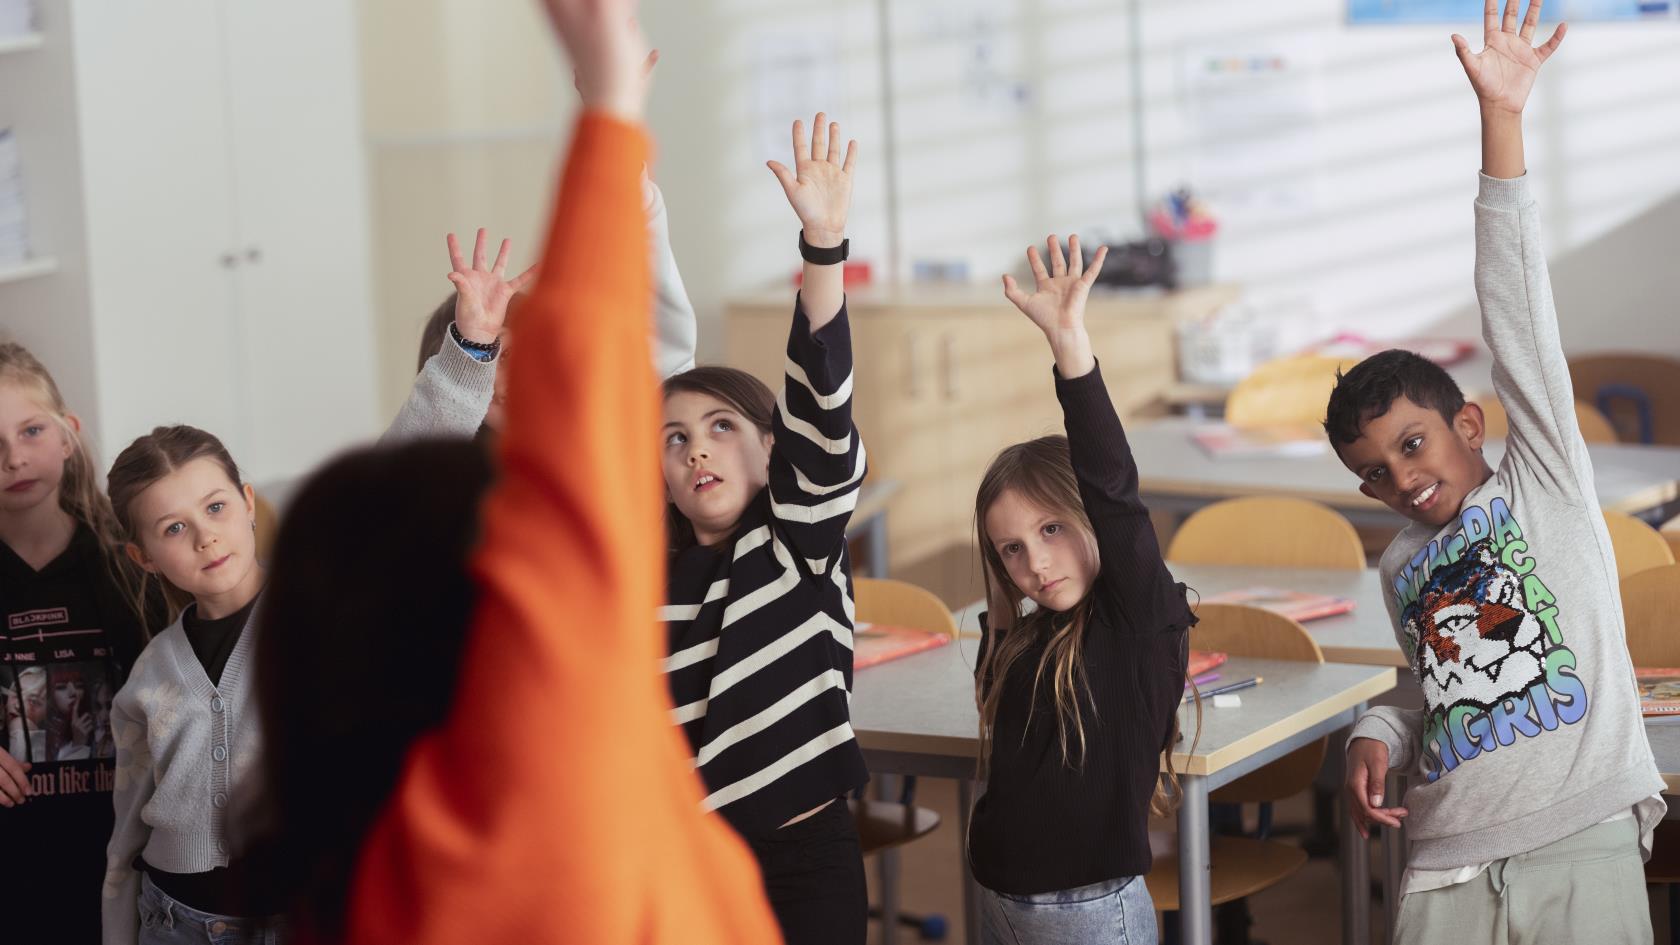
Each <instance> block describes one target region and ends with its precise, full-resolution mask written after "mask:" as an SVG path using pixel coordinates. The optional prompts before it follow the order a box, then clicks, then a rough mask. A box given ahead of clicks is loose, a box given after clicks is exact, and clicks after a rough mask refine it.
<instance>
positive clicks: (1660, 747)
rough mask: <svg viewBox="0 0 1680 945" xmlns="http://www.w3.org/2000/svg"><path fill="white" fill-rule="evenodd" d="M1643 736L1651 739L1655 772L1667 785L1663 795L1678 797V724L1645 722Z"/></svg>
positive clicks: (1679, 737)
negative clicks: (1655, 761) (1655, 760)
mask: <svg viewBox="0 0 1680 945" xmlns="http://www.w3.org/2000/svg"><path fill="white" fill-rule="evenodd" d="M1645 734H1646V736H1648V737H1649V738H1650V739H1651V754H1653V755H1655V756H1656V758H1657V770H1658V771H1660V772H1662V778H1663V783H1664V784H1665V785H1667V788H1666V790H1664V792H1663V793H1665V794H1670V795H1680V724H1676V723H1674V722H1658V723H1655V724H1652V723H1650V722H1646V723H1645Z"/></svg>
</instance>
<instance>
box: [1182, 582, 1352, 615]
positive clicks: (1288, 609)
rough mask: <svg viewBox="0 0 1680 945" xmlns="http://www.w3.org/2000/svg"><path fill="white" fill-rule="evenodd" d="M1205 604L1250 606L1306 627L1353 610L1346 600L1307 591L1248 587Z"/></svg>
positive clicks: (1227, 593) (1349, 602)
mask: <svg viewBox="0 0 1680 945" xmlns="http://www.w3.org/2000/svg"><path fill="white" fill-rule="evenodd" d="M1202 600H1203V601H1204V602H1206V603H1209V604H1248V605H1249V606H1251V607H1264V608H1265V609H1267V610H1269V611H1272V612H1273V613H1278V614H1282V615H1284V616H1285V617H1289V618H1291V619H1293V620H1299V621H1301V622H1303V623H1305V622H1306V621H1308V620H1317V619H1318V618H1320V617H1334V616H1336V615H1337V614H1345V613H1347V612H1348V611H1350V610H1352V609H1353V601H1351V600H1348V599H1347V598H1346V597H1332V596H1331V595H1329V594H1309V593H1307V592H1305V591H1288V590H1281V589H1279V588H1275V587H1245V588H1242V589H1241V590H1236V591H1226V592H1224V593H1222V594H1214V595H1212V596H1209V597H1204V598H1202Z"/></svg>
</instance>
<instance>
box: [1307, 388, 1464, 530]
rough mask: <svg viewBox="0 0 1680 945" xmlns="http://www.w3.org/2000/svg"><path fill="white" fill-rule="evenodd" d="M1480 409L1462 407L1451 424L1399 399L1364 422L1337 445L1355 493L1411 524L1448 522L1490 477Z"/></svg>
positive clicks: (1338, 453)
mask: <svg viewBox="0 0 1680 945" xmlns="http://www.w3.org/2000/svg"><path fill="white" fill-rule="evenodd" d="M1483 440H1484V429H1483V424H1482V408H1480V407H1478V406H1476V405H1475V404H1473V403H1466V404H1465V405H1464V406H1463V407H1462V408H1460V409H1459V411H1458V412H1457V413H1456V414H1454V415H1453V417H1452V422H1451V423H1448V422H1447V421H1446V420H1445V419H1444V418H1442V416H1441V414H1440V412H1439V411H1437V410H1434V409H1432V408H1429V407H1421V406H1419V405H1417V404H1415V403H1413V402H1412V400H1411V399H1410V398H1408V397H1404V396H1402V397H1399V398H1396V399H1395V401H1394V402H1393V403H1392V404H1390V405H1389V408H1388V411H1387V412H1386V413H1383V414H1381V415H1380V416H1375V417H1372V418H1370V419H1369V420H1366V421H1365V423H1364V424H1363V425H1362V426H1361V427H1360V430H1359V439H1357V440H1355V441H1353V442H1352V443H1348V444H1346V445H1344V446H1341V447H1340V448H1339V449H1338V450H1337V455H1338V456H1340V457H1341V460H1342V465H1344V466H1346V467H1347V468H1348V469H1349V470H1350V471H1352V472H1353V474H1354V475H1356V476H1358V477H1359V491H1360V492H1363V493H1364V494H1366V495H1368V496H1370V497H1371V498H1373V499H1376V500H1377V501H1379V502H1381V503H1383V504H1384V505H1386V506H1388V507H1389V508H1391V509H1393V510H1394V511H1396V512H1398V513H1400V514H1401V515H1403V516H1405V517H1406V518H1408V519H1411V520H1412V521H1414V522H1419V523H1422V524H1424V525H1428V526H1431V527H1433V528H1439V527H1441V526H1442V525H1445V524H1447V523H1448V522H1450V521H1452V519H1453V517H1454V516H1456V515H1457V514H1458V512H1459V508H1460V507H1461V506H1462V505H1463V503H1464V497H1465V496H1467V495H1469V494H1470V492H1471V490H1473V489H1475V488H1476V487H1477V486H1480V485H1481V484H1482V483H1484V482H1486V481H1487V480H1488V477H1489V476H1491V475H1493V470H1492V469H1491V468H1489V466H1488V464H1487V461H1486V460H1484V459H1483V458H1482V453H1481V449H1482V443H1483Z"/></svg>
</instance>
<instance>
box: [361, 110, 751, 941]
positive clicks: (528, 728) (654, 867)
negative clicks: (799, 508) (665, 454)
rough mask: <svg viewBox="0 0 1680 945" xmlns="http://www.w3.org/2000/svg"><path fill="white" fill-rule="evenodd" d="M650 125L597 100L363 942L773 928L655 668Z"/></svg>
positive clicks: (389, 830) (659, 586) (655, 936)
mask: <svg viewBox="0 0 1680 945" xmlns="http://www.w3.org/2000/svg"><path fill="white" fill-rule="evenodd" d="M647 151H648V145H647V140H646V138H645V137H644V135H643V133H642V131H641V130H640V129H639V128H638V127H637V126H635V125H631V124H627V123H625V122H622V121H619V120H617V119H614V118H611V117H608V116H606V115H603V114H600V113H594V112H591V113H586V114H585V115H584V117H583V118H582V119H581V120H580V121H579V123H578V126H577V130H576V135H575V137H574V139H573V144H572V149H571V154H570V157H569V159H568V163H567V166H566V170H565V173H564V177H563V180H562V183H561V187H560V192H559V195H558V197H557V207H558V209H557V210H556V211H555V214H554V219H553V223H552V225H551V228H550V231H549V237H548V245H547V249H546V251H545V254H544V257H543V264H542V276H541V278H540V280H539V282H538V285H537V288H536V290H535V292H534V294H533V298H532V301H531V303H530V306H529V308H528V310H527V312H526V314H525V317H524V318H523V320H522V322H521V324H520V333H519V356H518V364H517V367H516V368H515V369H514V370H513V371H512V373H511V377H510V381H511V385H510V391H509V396H508V406H507V421H506V427H505V429H504V431H503V436H502V442H501V446H500V462H501V470H500V473H501V475H500V479H499V480H498V482H497V484H496V485H495V487H494V489H493V490H492V492H491V494H490V496H489V498H488V499H487V500H486V505H485V526H484V537H483V542H482V545H481V547H480V550H479V551H478V553H477V555H476V556H475V558H474V562H473V567H474V573H475V575H476V577H477V578H478V580H479V582H480V584H481V587H482V589H483V596H482V599H481V602H480V604H479V610H478V613H477V615H476V616H475V618H474V622H473V628H472V631H471V637H470V640H469V643H468V647H467V654H466V659H465V663H464V665H463V668H462V673H461V682H460V686H459V690H458V694H457V698H456V704H455V707H454V709H453V710H452V713H451V715H450V718H449V720H448V722H447V723H446V725H445V726H444V728H443V729H442V730H440V731H438V732H436V733H433V734H432V735H430V736H428V737H426V738H425V739H423V740H422V741H420V742H419V743H417V745H416V747H415V749H414V751H413V752H412V754H411V756H410V758H409V762H408V765H407V768H406V769H405V771H404V775H403V778H402V780H401V782H400V783H399V785H398V787H397V791H396V793H395V795H394V797H393V798H392V801H391V803H390V806H389V807H388V809H387V810H386V811H385V812H384V814H383V815H382V817H381V818H380V820H379V822H378V823H377V825H376V827H375V828H374V830H373V832H372V834H371V836H370V839H369V842H368V845H367V847H366V848H365V850H364V851H363V855H362V860H361V863H360V866H359V869H358V873H357V876H356V881H355V886H354V889H353V901H352V904H351V908H350V918H349V923H348V925H347V927H346V932H347V936H348V939H349V940H350V941H352V942H391V943H402V945H419V943H430V942H436V943H440V945H441V943H447V945H459V943H462V942H515V941H517V942H578V943H590V945H597V943H600V945H605V943H616V942H626V943H628V942H636V943H673V945H675V943H679V942H680V943H683V945H707V943H718V945H723V943H729V945H740V943H759V942H766V943H768V942H779V941H780V937H779V934H778V932H777V931H776V926H775V922H774V920H773V919H772V917H771V915H770V910H769V907H768V905H766V903H765V901H764V895H763V892H762V890H761V886H760V882H759V878H758V873H757V869H756V867H755V865H754V863H753V861H752V858H751V857H750V855H749V854H748V852H747V850H746V848H745V847H744V846H743V845H742V844H741V843H740V842H739V841H738V840H737V839H736V838H735V836H734V835H733V833H732V832H730V831H729V829H728V827H727V826H725V825H724V823H723V822H722V821H721V820H720V819H718V818H717V817H715V816H711V815H703V814H702V813H701V812H700V800H701V790H700V783H699V780H698V778H697V776H696V775H695V773H694V770H693V766H692V764H690V762H689V760H688V755H687V752H686V750H685V746H684V745H683V743H682V739H681V736H680V734H679V732H678V729H676V728H675V727H674V726H672V724H671V721H670V716H669V710H670V702H669V697H668V696H667V695H666V692H665V688H664V686H663V685H662V681H661V678H660V676H659V673H658V665H659V656H660V653H659V647H660V637H659V633H658V630H657V627H656V625H655V622H654V615H655V611H656V609H657V607H658V606H659V603H660V601H661V595H662V594H663V593H664V553H663V548H664V531H663V521H662V515H663V509H664V505H663V501H662V498H661V492H660V482H659V472H658V470H659V463H658V455H657V446H658V443H657V437H656V431H657V429H658V420H659V412H658V411H659V401H658V397H659V394H658V386H657V382H656V380H655V378H654V376H653V373H652V370H651V368H650V366H649V365H650V360H649V352H648V324H647V321H648V319H647V312H648V310H649V305H650V303H651V292H652V289H651V285H650V278H649V273H648V259H647V253H646V251H645V246H644V244H645V242H646V235H645V232H644V230H645V224H644V222H643V220H642V213H641V192H640V185H639V175H640V172H641V167H642V164H643V162H644V161H645V160H646V158H647Z"/></svg>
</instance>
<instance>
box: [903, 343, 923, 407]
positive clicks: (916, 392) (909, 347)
mask: <svg viewBox="0 0 1680 945" xmlns="http://www.w3.org/2000/svg"><path fill="white" fill-rule="evenodd" d="M921 346H922V345H921V336H920V335H917V334H916V333H915V332H910V333H909V334H906V335H905V336H904V393H905V396H907V397H910V398H911V399H913V400H914V399H919V398H920V397H921V396H922V371H921V360H922V359H921V357H920V356H919V353H918V349H920V348H921Z"/></svg>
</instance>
